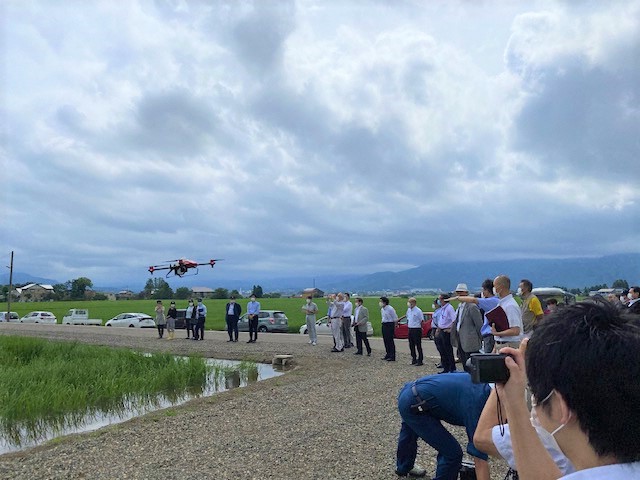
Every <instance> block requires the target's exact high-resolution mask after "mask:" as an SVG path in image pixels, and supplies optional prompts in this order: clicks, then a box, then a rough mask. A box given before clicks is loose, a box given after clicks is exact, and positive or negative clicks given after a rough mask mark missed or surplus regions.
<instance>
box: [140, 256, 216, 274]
mask: <svg viewBox="0 0 640 480" xmlns="http://www.w3.org/2000/svg"><path fill="white" fill-rule="evenodd" d="M220 260H223V259H222V258H215V259H211V260H209V261H208V262H194V261H193V260H187V259H186V258H179V259H177V260H167V263H165V264H163V265H152V266H150V267H149V273H150V274H151V275H153V272H155V271H156V270H169V271H168V272H167V275H166V277H167V278H169V275H171V274H172V273H173V274H174V275H175V276H177V277H184V276H185V274H186V273H187V272H188V271H189V270H192V269H195V271H194V272H193V273H192V275H197V274H198V267H199V266H201V265H211V268H213V267H214V266H215V264H216V262H219V261H220ZM173 262H176V263H173Z"/></svg>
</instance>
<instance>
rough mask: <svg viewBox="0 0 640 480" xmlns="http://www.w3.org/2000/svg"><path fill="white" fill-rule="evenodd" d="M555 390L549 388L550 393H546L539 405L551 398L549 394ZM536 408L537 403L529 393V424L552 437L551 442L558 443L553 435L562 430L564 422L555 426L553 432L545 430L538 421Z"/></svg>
mask: <svg viewBox="0 0 640 480" xmlns="http://www.w3.org/2000/svg"><path fill="white" fill-rule="evenodd" d="M555 392H556V391H555V390H551V393H549V395H547V396H546V397H545V398H544V400H542V402H540V405H542V404H543V403H544V402H546V401H547V400H549V399H550V398H551V396H552V395H553V394H554V393H555ZM536 408H537V405H536V403H535V402H534V398H533V395H531V417H530V419H531V425H533V427H534V428H535V429H536V430H538V432H541V433H543V434H544V433H546V434H547V435H549V436H551V438H552V439H553V442H552V443H555V444H556V445H558V442H556V439H555V435H556V433H558V432H559V431H560V430H562V429H563V428H564V427H566V426H567V424H566V423H561V424H560V426H558V428H556V429H555V430H554V431H553V432H547V430H546V429H545V428H544V427H543V426H542V424H541V423H540V420H539V419H538V413H537V412H536ZM569 418H571V412H569ZM550 440H551V439H550ZM558 450H561V449H560V447H559V446H558Z"/></svg>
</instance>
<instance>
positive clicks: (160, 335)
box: [158, 325, 165, 338]
mask: <svg viewBox="0 0 640 480" xmlns="http://www.w3.org/2000/svg"><path fill="white" fill-rule="evenodd" d="M164 327H165V325H158V336H159V337H160V338H162V335H163V334H164Z"/></svg>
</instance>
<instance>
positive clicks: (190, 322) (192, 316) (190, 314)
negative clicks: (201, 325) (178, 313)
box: [184, 300, 197, 340]
mask: <svg viewBox="0 0 640 480" xmlns="http://www.w3.org/2000/svg"><path fill="white" fill-rule="evenodd" d="M196 313H197V310H196V308H195V307H194V305H193V300H189V305H188V306H187V311H186V312H185V314H184V328H185V330H186V331H187V338H186V339H187V340H189V337H190V335H191V334H192V333H193V329H194V328H195V326H196V321H197V318H196Z"/></svg>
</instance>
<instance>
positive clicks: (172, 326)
mask: <svg viewBox="0 0 640 480" xmlns="http://www.w3.org/2000/svg"><path fill="white" fill-rule="evenodd" d="M176 318H178V310H177V309H176V302H171V304H170V305H169V310H167V337H168V338H169V340H173V337H174V335H175V332H176Z"/></svg>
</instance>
